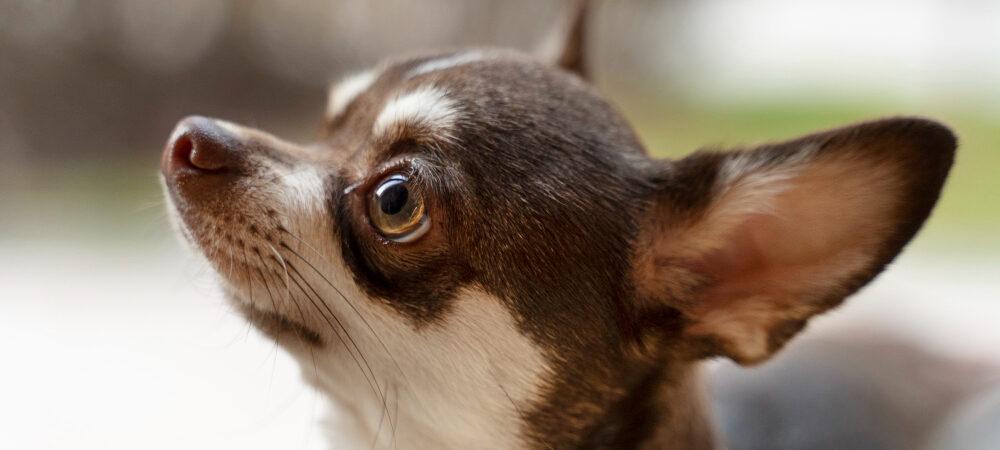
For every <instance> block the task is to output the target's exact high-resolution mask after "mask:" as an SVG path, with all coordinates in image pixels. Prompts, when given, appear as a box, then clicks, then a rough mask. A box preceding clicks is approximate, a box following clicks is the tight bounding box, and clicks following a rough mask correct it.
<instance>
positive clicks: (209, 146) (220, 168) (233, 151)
mask: <svg viewBox="0 0 1000 450" xmlns="http://www.w3.org/2000/svg"><path fill="white" fill-rule="evenodd" d="M227 128H228V127H226V126H225V125H224V124H221V123H220V122H218V121H216V120H213V119H209V118H207V117H198V116H192V117H187V118H185V119H184V120H181V121H180V122H179V123H178V124H177V126H176V127H175V128H174V131H173V133H171V135H170V139H169V140H168V141H167V146H166V148H165V149H164V150H163V158H162V159H161V161H160V168H161V170H162V171H163V174H164V175H166V176H173V175H179V174H180V173H182V172H189V173H191V174H203V175H208V174H219V173H232V172H238V171H240V170H241V168H243V167H244V166H245V165H246V162H247V160H246V158H247V155H246V152H245V151H244V150H245V149H243V148H242V147H244V146H243V145H241V140H240V138H239V137H238V136H236V135H235V134H234V132H232V131H231V130H228V129H227Z"/></svg>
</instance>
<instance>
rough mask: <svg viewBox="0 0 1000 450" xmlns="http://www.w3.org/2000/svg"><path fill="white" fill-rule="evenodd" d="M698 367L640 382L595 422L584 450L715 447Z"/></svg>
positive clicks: (664, 371)
mask: <svg viewBox="0 0 1000 450" xmlns="http://www.w3.org/2000/svg"><path fill="white" fill-rule="evenodd" d="M700 372H701V370H700V368H699V366H698V365H697V364H695V365H691V366H685V367H683V368H679V369H658V370H655V371H654V372H651V373H649V374H647V375H646V376H644V377H642V378H640V379H638V380H637V382H636V383H635V384H634V385H633V386H632V389H631V391H629V392H628V393H627V394H625V395H624V396H622V397H621V399H619V400H618V401H617V402H616V403H615V404H614V405H613V406H612V407H611V408H609V409H608V410H607V411H608V412H607V414H605V415H604V416H603V417H601V418H599V419H598V420H597V421H595V423H593V424H592V429H591V432H590V433H589V434H588V435H587V436H586V437H585V438H584V439H583V440H582V441H581V443H580V445H579V446H578V447H579V448H594V449H597V448H649V449H664V448H677V449H680V448H683V449H694V450H710V449H714V448H716V446H715V438H714V432H713V429H712V426H711V421H710V417H709V414H708V408H707V402H706V401H705V399H704V397H705V395H704V389H703V386H702V382H701V375H700Z"/></svg>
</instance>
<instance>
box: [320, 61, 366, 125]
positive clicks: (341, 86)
mask: <svg viewBox="0 0 1000 450" xmlns="http://www.w3.org/2000/svg"><path fill="white" fill-rule="evenodd" d="M377 78H378V74H377V73H376V72H375V71H373V70H369V71H365V72H361V73H356V74H354V75H351V76H348V77H347V78H344V79H343V80H341V81H340V82H338V83H337V84H336V85H335V86H334V87H333V88H332V89H330V94H329V97H328V98H327V102H326V118H327V119H333V118H335V117H337V116H338V115H340V113H342V112H344V109H346V108H347V105H349V104H350V103H351V101H353V100H354V99H355V98H358V96H359V95H361V93H362V92H364V91H366V90H368V88H370V87H371V85H372V83H374V82H375V80H376V79H377Z"/></svg>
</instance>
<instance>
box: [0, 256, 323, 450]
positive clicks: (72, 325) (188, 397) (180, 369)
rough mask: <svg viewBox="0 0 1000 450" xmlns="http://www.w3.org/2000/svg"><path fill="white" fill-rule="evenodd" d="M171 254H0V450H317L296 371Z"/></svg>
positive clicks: (307, 395)
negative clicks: (279, 449)
mask: <svg viewBox="0 0 1000 450" xmlns="http://www.w3.org/2000/svg"><path fill="white" fill-rule="evenodd" d="M112 245H113V244H112ZM176 247H177V246H176V245H172V246H170V247H166V246H164V247H163V248H160V249H153V248H150V249H145V250H144V251H136V252H130V251H122V250H120V249H119V250H110V251H109V250H107V249H106V248H105V249H102V248H100V247H99V246H98V245H96V244H91V245H90V246H87V247H78V248H66V247H59V246H54V245H52V244H48V245H47V244H45V243H37V244H35V245H30V246H29V245H26V244H19V245H17V246H16V247H15V246H14V245H13V244H9V243H8V244H4V245H3V246H0V279H2V282H0V285H3V286H4V292H3V294H2V296H3V299H2V300H0V336H2V338H0V354H2V355H3V361H4V362H3V363H2V367H3V368H2V370H0V399H2V400H0V424H3V425H2V426H0V448H3V449H50V448H53V449H65V448H74V449H90V448H93V449H139V448H141V449H201V448H205V449H210V448H241V449H253V448H259V449H275V448H287V449H314V448H324V446H323V445H322V439H320V437H319V436H320V433H319V430H318V427H317V426H316V424H317V420H318V419H319V418H321V417H322V414H323V413H324V407H325V406H324V403H323V402H322V401H321V400H320V399H319V398H318V397H317V396H316V394H314V393H313V392H312V390H311V389H310V388H308V387H306V386H304V385H303V383H302V382H301V381H300V377H299V369H298V367H297V365H296V364H295V363H294V362H293V361H292V360H291V358H290V357H288V356H287V355H285V354H284V352H283V351H281V350H279V349H277V348H276V347H275V345H274V344H273V343H271V342H269V341H267V340H266V339H265V338H263V337H260V336H259V335H257V334H256V332H254V331H251V330H250V329H249V327H248V326H247V325H246V324H245V322H243V321H242V320H241V319H240V318H239V317H237V316H236V315H235V314H232V313H230V312H229V311H228V309H227V308H228V307H227V306H226V305H225V304H224V302H223V301H222V300H221V299H219V298H218V296H217V295H215V294H214V289H212V288H211V287H210V285H209V284H208V283H206V281H207V280H208V279H209V278H210V277H208V276H207V275H205V274H204V273H202V274H201V275H198V274H197V272H199V270H198V269H197V268H199V267H203V266H202V264H201V263H196V262H194V261H195V260H194V259H193V258H189V257H185V256H182V253H181V251H180V250H179V249H175V248H176ZM147 250H148V251H147ZM192 280H194V281H192Z"/></svg>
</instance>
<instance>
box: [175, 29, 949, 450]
mask: <svg viewBox="0 0 1000 450" xmlns="http://www.w3.org/2000/svg"><path fill="white" fill-rule="evenodd" d="M579 27H580V28H579V30H582V24H581V25H579ZM576 34H577V35H579V34H580V33H576ZM567 48H568V49H570V50H569V52H568V53H566V54H564V56H563V57H562V58H560V61H562V62H563V65H564V67H566V68H569V69H573V70H579V69H581V68H582V61H583V59H582V50H581V48H579V46H578V47H574V46H573V45H569V46H567ZM484 52H486V53H488V54H489V57H488V58H484V59H482V60H477V61H473V62H469V63H467V64H463V65H461V66H459V67H456V68H451V69H446V70H440V71H432V72H429V73H425V74H421V75H418V76H414V77H408V75H407V74H408V73H409V71H410V70H412V69H413V68H414V67H417V66H419V65H420V64H421V63H424V62H427V61H430V60H433V59H437V58H441V57H444V56H447V55H448V53H443V54H442V53H438V54H434V55H431V56H429V57H417V58H410V59H404V60H401V61H397V62H393V63H390V64H387V65H386V66H385V70H383V71H382V72H381V74H380V75H379V76H378V78H377V80H375V82H374V83H373V84H372V85H371V86H370V87H369V88H368V89H367V90H366V91H365V92H364V93H363V94H362V95H360V96H358V97H357V98H356V99H354V100H353V101H352V102H350V104H348V105H347V106H346V109H345V110H344V111H343V113H342V114H340V115H338V116H337V117H334V118H333V119H332V121H331V122H330V123H328V124H327V125H326V130H327V135H326V136H325V137H324V139H323V140H321V141H320V142H318V143H316V144H315V146H316V147H317V148H320V149H323V151H321V152H320V153H319V156H304V153H303V152H301V151H299V150H296V149H295V147H294V146H290V144H284V143H280V141H276V140H273V139H270V138H254V137H251V138H249V140H247V139H246V138H244V139H243V140H239V139H237V138H236V137H234V136H230V135H229V134H227V132H225V130H217V129H215V128H211V127H208V128H210V129H211V130H212V131H211V132H204V131H198V133H200V134H197V133H196V135H195V137H197V136H203V137H204V139H207V141H206V142H208V144H206V145H222V146H232V145H239V146H241V148H242V149H243V150H244V152H243V153H242V154H244V155H247V156H245V158H247V160H246V161H243V162H241V163H240V164H246V167H251V168H252V167H253V161H254V160H255V159H256V160H267V161H282V160H286V159H292V160H305V159H308V160H309V163H310V164H312V165H314V166H316V167H320V168H322V169H323V172H324V176H325V177H326V194H327V198H328V201H327V203H326V204H325V205H322V207H323V208H324V211H326V214H328V215H329V217H330V218H331V222H332V224H333V225H332V230H331V233H332V234H331V235H330V237H329V238H330V239H332V240H334V242H337V243H338V245H339V246H340V248H341V250H342V253H343V257H344V263H345V264H346V265H347V267H348V268H349V269H350V271H351V274H352V276H353V278H354V281H355V282H356V283H357V285H358V286H360V288H361V289H362V290H363V291H364V292H365V293H366V294H367V295H368V296H369V297H370V298H371V299H372V301H376V302H380V303H383V304H385V305H386V306H387V307H388V308H390V309H391V310H392V311H394V312H395V313H396V314H399V315H401V316H403V317H406V318H407V320H409V322H410V323H411V324H412V326H413V327H414V329H416V330H418V331H419V330H420V329H423V328H426V327H429V326H433V325H435V324H439V323H441V322H442V320H443V319H444V318H446V317H447V314H448V312H449V311H450V309H451V307H452V302H453V301H454V299H455V293H456V292H458V290H459V289H460V288H463V287H470V286H472V287H476V288H479V289H482V290H484V291H485V292H487V293H489V294H491V295H493V296H495V297H497V298H499V299H500V300H501V301H502V302H503V304H504V306H505V307H506V308H507V309H508V310H509V311H510V312H511V314H512V316H513V317H514V318H515V319H516V321H517V325H518V328H519V330H520V331H521V332H522V333H523V334H524V335H526V336H528V337H529V338H530V339H531V340H532V342H534V343H535V344H536V345H537V346H538V347H539V348H541V349H543V352H544V355H545V357H546V359H547V360H548V362H549V363H550V365H551V373H552V375H553V376H552V377H551V378H549V379H546V380H543V381H544V385H545V386H544V395H542V396H541V397H540V398H537V399H535V400H534V401H533V402H531V404H530V405H524V406H525V408H522V409H523V426H524V428H525V430H526V432H525V433H526V438H527V441H528V443H529V444H530V446H532V447H536V448H623V447H643V448H661V447H674V448H712V446H713V437H712V433H711V429H710V426H709V425H708V423H707V420H706V419H705V412H704V411H703V409H702V406H701V401H700V398H699V397H700V390H699V388H698V381H697V370H698V361H699V360H700V359H702V358H705V357H710V356H716V355H725V356H729V357H731V358H733V359H735V360H737V361H740V362H745V363H754V362H759V361H762V360H764V359H766V358H767V357H768V356H770V355H771V354H773V352H775V351H776V350H778V349H779V348H780V347H781V346H782V345H784V343H785V342H786V341H787V340H788V339H790V338H791V337H792V336H794V335H795V334H796V333H797V332H798V331H799V330H800V329H802V328H803V327H804V325H805V324H806V321H807V320H808V319H809V318H810V317H811V316H813V315H815V314H817V313H820V312H822V311H825V310H827V309H829V308H831V307H833V306H836V305H837V304H839V303H840V302H841V301H843V299H844V298H845V297H846V296H848V295H850V294H851V293H853V292H854V291H856V290H857V289H858V288H860V287H861V286H862V285H864V284H865V283H867V282H868V281H870V280H871V279H872V278H873V277H874V276H875V275H877V274H878V272H880V271H881V270H882V269H883V268H884V267H885V265H886V264H888V263H889V262H890V261H891V260H892V259H893V258H894V257H895V255H896V254H898V253H899V251H900V250H901V249H902V247H903V246H904V245H905V244H906V243H907V242H908V241H909V240H910V239H911V238H912V237H913V235H914V234H915V233H916V231H917V230H918V229H919V227H920V225H921V224H922V223H923V221H924V220H925V219H926V217H927V215H928V214H929V213H930V211H931V208H932V207H933V205H934V203H935V201H936V199H937V197H938V194H939V192H940V189H941V187H942V185H943V182H944V179H945V176H946V175H947V173H948V169H949V167H950V165H951V161H952V157H953V156H952V155H953V152H954V150H955V145H956V144H955V139H954V136H953V135H952V134H951V132H950V131H948V130H947V129H946V128H944V127H943V126H941V125H939V124H936V123H934V122H930V121H927V120H923V119H911V118H899V119H888V120H883V121H876V122H868V123H864V124H859V125H854V126H850V127H846V128H842V129H837V130H831V131H827V132H823V133H820V134H815V135H810V136H806V137H802V138H799V139H795V140H791V141H788V142H785V143H779V144H770V145H765V146H761V147H758V148H754V149H743V150H738V151H735V152H729V153H724V152H717V151H706V152H699V153H695V154H694V155H692V156H690V157H688V158H685V159H682V160H679V161H665V160H653V159H650V158H649V157H648V156H647V152H646V151H645V149H644V148H643V147H642V145H641V144H640V143H639V140H638V138H637V137H636V135H635V134H634V133H633V131H632V130H631V128H630V127H629V125H628V124H627V123H626V122H625V121H624V119H623V118H622V117H621V116H620V115H619V114H618V112H617V111H616V110H615V108H614V107H612V106H611V105H610V104H609V103H608V102H607V101H606V100H604V99H603V98H602V97H601V96H600V95H599V94H598V93H597V92H596V91H595V89H594V88H593V87H591V86H589V85H587V84H586V83H585V82H584V81H583V80H582V79H581V78H580V77H579V76H578V75H577V74H576V73H571V72H568V71H566V70H561V69H556V68H552V67H550V66H548V65H546V64H542V63H539V62H537V61H535V60H534V59H532V58H530V57H527V56H524V55H520V54H518V53H514V52H508V51H494V50H484ZM419 86H435V87H438V88H440V89H442V90H444V91H446V92H447V95H448V96H449V98H450V99H452V100H454V101H455V102H456V103H457V104H459V105H461V113H462V119H461V120H458V121H457V122H456V126H455V129H454V130H452V132H451V133H450V135H449V136H448V137H447V138H442V137H441V136H437V135H435V133H433V132H428V131H427V130H422V129H418V128H408V127H405V126H404V127H402V128H400V129H395V130H393V132H392V133H391V134H390V135H388V136H389V137H386V136H373V135H372V133H371V130H372V123H373V122H374V120H375V118H376V116H377V115H378V113H379V111H380V110H381V108H382V106H383V105H384V104H385V103H386V101H387V100H388V99H390V98H392V97H393V96H394V95H397V94H398V93H401V92H407V91H409V90H412V89H414V88H416V87H419ZM199 130H201V129H200V128H199ZM205 136H207V137H205ZM168 151H169V150H168ZM165 161H166V159H165ZM734 161H737V162H734ZM165 164H167V163H166V162H165ZM727 164H729V165H732V166H727ZM737 166H738V167H737ZM164 167H165V169H164V173H165V176H166V178H167V183H168V185H169V187H170V191H171V195H172V196H174V198H175V200H176V201H177V203H179V204H181V206H180V208H179V209H180V210H181V212H182V213H184V212H185V211H188V210H199V211H198V213H199V214H200V213H203V212H204V210H205V209H208V208H210V207H209V206H207V205H210V204H211V205H216V206H213V207H220V208H222V210H224V211H223V212H222V213H220V214H223V215H225V213H229V214H230V215H231V216H238V217H244V213H242V212H241V210H240V209H239V207H237V206H235V205H237V204H236V203H235V202H233V201H232V197H230V198H227V199H226V200H227V201H225V202H219V201H218V199H219V198H220V197H218V195H219V194H218V190H214V191H213V192H211V193H209V188H210V186H209V184H212V185H213V186H216V185H219V186H222V185H224V186H234V185H233V184H231V183H229V184H227V183H228V182H220V181H218V179H217V180H216V181H212V182H208V181H204V180H203V179H202V178H204V177H202V178H198V177H193V176H182V174H180V173H181V172H174V171H173V169H170V168H168V167H167V165H165V166H164ZM733 167H737V168H742V169H740V170H743V171H742V172H741V171H740V170H737V171H736V172H733V170H736V169H732V168H733ZM727 170H728V171H729V172H727ZM254 173H255V172H253V170H252V169H248V170H243V171H241V172H239V174H238V175H239V176H241V177H251V178H252V177H254V176H255V175H254ZM387 173H406V174H408V175H409V176H410V177H411V178H412V179H413V180H414V183H415V185H416V186H418V188H419V189H420V191H421V192H422V193H424V194H425V196H426V197H427V201H428V210H429V211H430V214H431V217H432V223H433V224H434V225H433V228H432V229H431V231H429V233H428V235H426V236H424V237H422V238H421V239H419V240H417V241H415V242H413V243H407V244H399V243H395V242H392V241H389V240H387V239H385V238H383V237H381V236H380V235H379V234H378V233H377V232H375V231H374V230H373V229H372V227H371V226H370V225H369V223H368V219H367V216H366V213H365V211H366V209H365V205H366V202H367V201H368V197H367V196H368V193H369V192H370V189H371V187H372V186H373V185H374V184H375V183H377V182H378V181H379V180H380V179H382V177H383V176H384V175H385V174H387ZM734 173H735V174H734ZM255 182H262V181H260V180H257V181H255ZM219 183H222V184H219ZM217 187H218V186H217ZM233 189H234V188H231V187H226V188H224V189H223V190H222V191H223V192H228V193H230V194H231V196H239V195H240V193H239V191H236V190H233ZM213 196H214V200H213V199H207V200H206V198H208V197H213ZM200 198H201V200H199V199H200ZM222 198H225V197H222ZM243 201H244V202H250V204H252V202H253V201H254V200H253V198H245V199H243ZM220 205H221V206H220ZM225 205H229V206H225ZM244 207H245V206H244ZM227 208H228V209H227ZM194 214H195V213H191V215H187V216H185V218H186V220H190V221H194V220H196V219H191V218H190V217H194ZM783 217H784V218H791V221H783V219H782V218H783ZM198 220H201V219H198ZM269 223H271V222H269V221H268V219H267V218H266V217H265V218H259V220H258V222H257V223H256V224H255V225H252V226H254V227H255V228H254V229H252V230H251V231H252V232H254V233H263V234H265V235H266V234H267V233H268V232H269V231H273V229H271V228H267V227H266V226H264V225H261V224H265V225H266V224H269ZM227 226H233V225H227ZM249 226H251V225H243V227H244V228H245V229H247V230H250V228H249ZM272 228H273V227H272ZM261 229H263V231H261ZM196 239H197V237H196ZM206 242H207V241H206ZM205 245H209V244H207V243H205ZM209 253H210V252H209ZM210 256H211V255H210ZM266 256H267V255H266ZM263 266H266V264H263V262H262V263H261V265H258V266H253V267H263ZM248 276H250V275H248ZM247 314H248V315H249V316H252V312H248V313H247ZM288 320H289V322H288V323H285V322H282V321H281V320H278V321H273V320H272V321H269V322H268V323H271V324H278V325H283V326H284V328H285V329H286V331H287V330H291V331H293V332H295V333H297V334H299V335H302V336H305V337H306V338H307V340H309V341H310V342H312V343H313V344H314V345H319V343H320V339H319V338H318V336H320V334H319V333H316V332H315V331H311V330H310V328H309V327H310V321H309V318H308V317H304V316H303V317H300V319H296V318H294V317H291V318H288ZM289 323H290V324H294V325H288V324H289ZM272 328H276V329H278V331H279V332H280V331H281V328H282V327H280V326H278V327H272ZM310 336H316V337H317V338H316V339H309V337H310Z"/></svg>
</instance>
